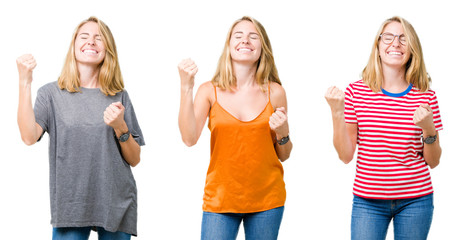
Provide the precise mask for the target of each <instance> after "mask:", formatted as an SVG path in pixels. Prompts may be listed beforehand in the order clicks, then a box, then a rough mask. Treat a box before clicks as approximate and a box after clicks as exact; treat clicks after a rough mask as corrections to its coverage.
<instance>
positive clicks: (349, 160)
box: [339, 156, 353, 164]
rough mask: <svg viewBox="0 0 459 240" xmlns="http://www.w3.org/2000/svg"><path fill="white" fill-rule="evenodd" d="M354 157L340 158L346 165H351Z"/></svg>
mask: <svg viewBox="0 0 459 240" xmlns="http://www.w3.org/2000/svg"><path fill="white" fill-rule="evenodd" d="M352 158H353V156H339V159H340V160H341V161H342V162H343V163H344V164H349V163H350V162H351V161H352Z"/></svg>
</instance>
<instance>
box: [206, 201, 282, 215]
mask: <svg viewBox="0 0 459 240" xmlns="http://www.w3.org/2000/svg"><path fill="white" fill-rule="evenodd" d="M284 205H285V203H283V204H279V205H274V206H270V207H265V208H261V209H257V210H234V209H222V210H211V209H205V208H204V207H203V208H202V210H203V211H204V212H211V213H256V212H264V211H268V210H271V209H274V208H279V207H283V206H284Z"/></svg>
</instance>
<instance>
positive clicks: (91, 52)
mask: <svg viewBox="0 0 459 240" xmlns="http://www.w3.org/2000/svg"><path fill="white" fill-rule="evenodd" d="M82 52H83V53H84V54H86V55H96V54H97V53H98V52H97V51H96V50H94V49H84V50H83V51H82Z"/></svg>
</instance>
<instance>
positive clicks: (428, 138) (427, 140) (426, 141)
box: [424, 137, 435, 144]
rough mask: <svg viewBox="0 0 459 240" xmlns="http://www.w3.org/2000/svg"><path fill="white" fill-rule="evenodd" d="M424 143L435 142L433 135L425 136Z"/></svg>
mask: <svg viewBox="0 0 459 240" xmlns="http://www.w3.org/2000/svg"><path fill="white" fill-rule="evenodd" d="M424 142H425V143H427V144H432V143H434V142H435V138H434V137H427V138H426V139H425V140H424Z"/></svg>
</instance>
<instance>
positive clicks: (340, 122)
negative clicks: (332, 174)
mask: <svg viewBox="0 0 459 240" xmlns="http://www.w3.org/2000/svg"><path fill="white" fill-rule="evenodd" d="M332 118H333V146H334V147H335V150H336V152H337V153H338V156H339V159H341V161H343V162H344V163H346V164H347V163H349V162H350V161H352V158H353V157H354V152H355V144H354V143H353V142H352V140H351V137H350V136H349V133H348V130H347V128H346V122H345V120H344V112H340V113H333V114H332Z"/></svg>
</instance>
